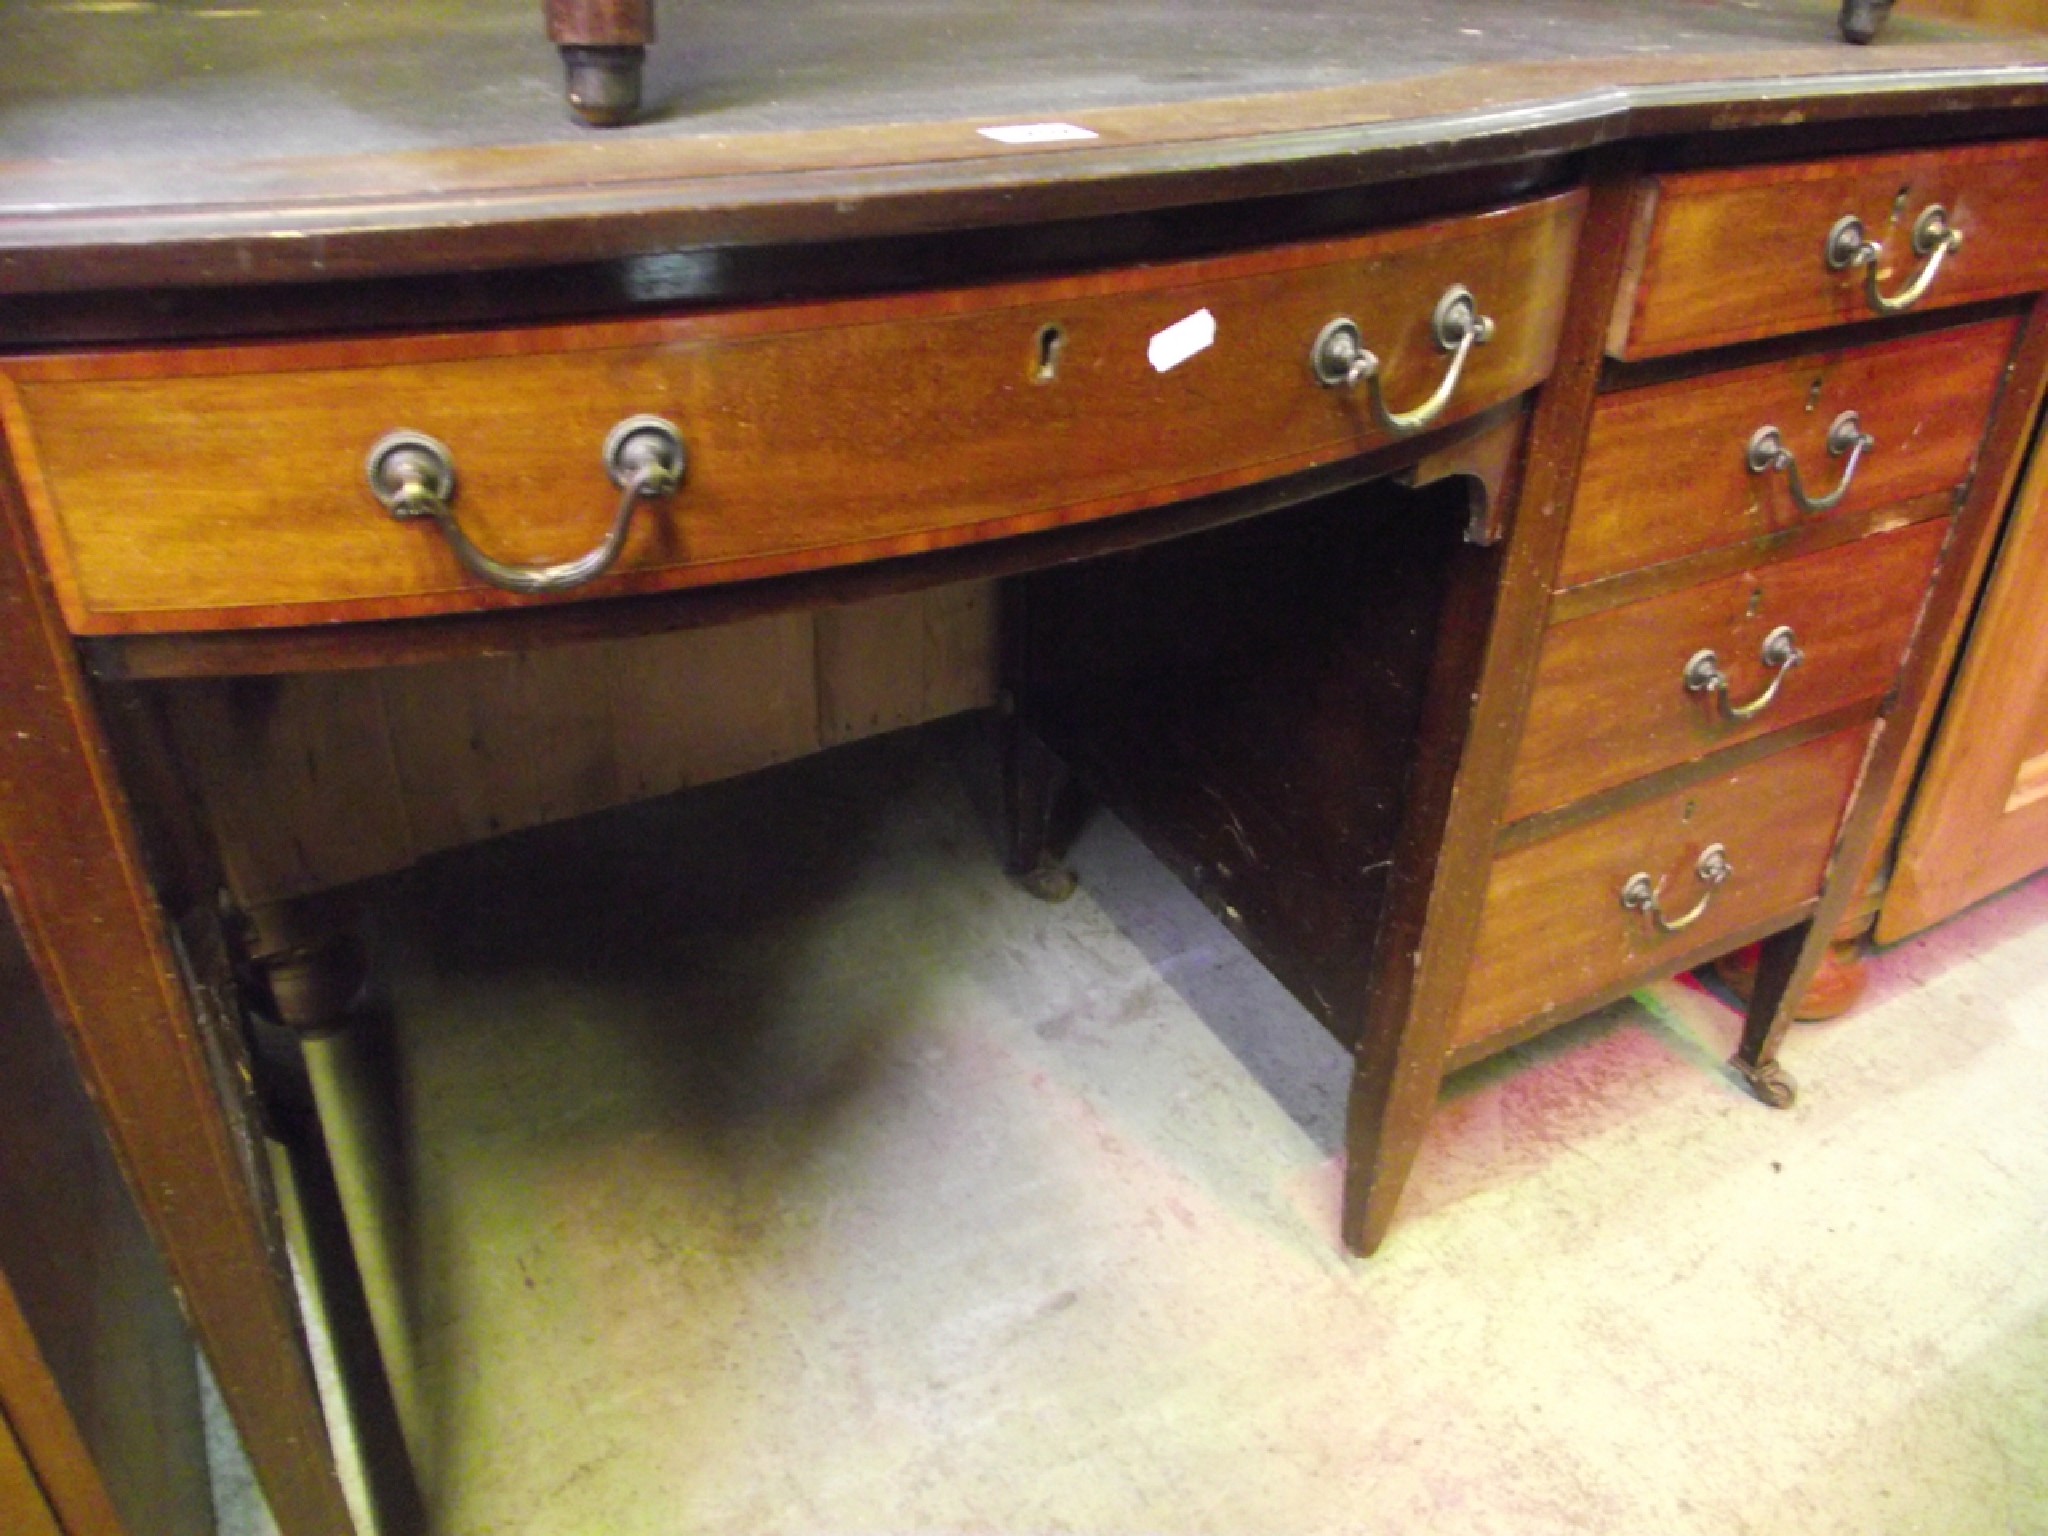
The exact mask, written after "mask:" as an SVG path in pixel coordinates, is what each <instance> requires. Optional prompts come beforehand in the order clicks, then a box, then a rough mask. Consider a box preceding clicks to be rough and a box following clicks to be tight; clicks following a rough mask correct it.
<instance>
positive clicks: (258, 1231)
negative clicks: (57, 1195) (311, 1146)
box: [0, 455, 351, 1536]
mask: <svg viewBox="0 0 2048 1536" xmlns="http://www.w3.org/2000/svg"><path fill="white" fill-rule="evenodd" d="M0 457H4V455H0ZM0 720H4V721H5V722H6V725H7V728H6V729H5V730H4V731H0V892H4V896H5V899H6V901H7V904H8V906H9V907H11V908H12V909H13V913H14V917H15V920H16V922H17V923H18V924H19V926H20V928H21V932H22V936H23V939H24V941H25V944H26V947H27V949H28V951H29V955H30V958H31V959H32V960H33V961H34V962H35V966H36V970H37V972H38V974H39V976H40V977H41V980H42V983H43V989H44V992H45V994H46V995H47V996H48V998H49V1000H50V1003H51V1007H52V1010H53V1012H54V1013H55V1014H56V1016H57V1018H58V1020H59V1022H60V1023H61V1024H62V1025H63V1028H64V1032H65V1034H66V1036H67V1038H68V1041H69V1043H70V1046H71V1049H72V1053H73V1055H74V1056H75V1058H76V1059H77V1062H78V1066H79V1072H80V1075H81V1077H82V1078H83V1079H84V1081H85V1082H86V1084H87V1085H88V1087H89V1088H90V1090H91V1093H92V1096H93V1100H94V1102H95V1104H96V1105H97V1106H98V1108H99V1111H100V1115H101V1118H102V1120H103V1122H104V1123H105V1125H106V1128H107V1133H108V1138H109V1140H110V1141H111V1142H112V1144H113V1147H114V1154H115V1157H116V1160H117V1161H118V1162H119V1164H120V1166H121V1171H122V1173H123V1175H124V1176H125V1177H126V1178H127V1181H128V1184H129V1187H130V1189H131V1190H133V1191H134V1194H135V1197H136V1202H137V1204H138V1206H139V1207H140V1208H141V1211H142V1215H143V1219H144V1222H145V1224H146V1225H147V1226H148V1227H149V1229H150V1234H151V1236H152V1237H153V1238H154V1239H155V1240H156V1243H157V1247H158V1249H159V1251H160V1252H161V1253H162V1254H163V1257H164V1262H165V1266H166V1268H167V1269H168V1270H169V1271H170V1275H171V1279H172V1281H173V1283H174V1285H175V1286H176V1288H177V1290H178V1293H179V1297H180V1300H181V1302H182V1303H183V1305H184V1308H185V1312H186V1316H187V1318H188V1320H189V1321H190V1322H191V1324H192V1327H193V1331H194V1332H195V1333H196V1334H197V1335H198V1337H199V1340H200V1343H201V1344H202V1345H203V1347H204V1348H205V1351H206V1354H207V1357H208V1359H209V1360H210V1361H211V1363H212V1365H213V1370H214V1375H215V1377H216V1379H217V1380H218V1381H219V1383H220V1387H221V1393H222V1396H223V1397H224V1398H225V1399H226V1402H227V1406H228V1411H229V1413H230V1415H231V1416H232V1417H233V1419H234V1421H235V1426H236V1428H237V1429H238V1430H239V1431H240V1432H241V1437H242V1442H243V1444H244V1445H245V1446H246V1447H247V1450H248V1453H249V1459H250V1461H251V1463H252V1464H253V1466H254V1468H255V1471H256V1476H257V1479H258V1481H259V1482H260V1483H261V1484H262V1487H263V1491H264V1494H265V1496H266V1497H267V1499H268V1501H269V1504H270V1508H271V1511H272V1513H273V1514H274V1515H275V1516H276V1519H277V1523H278V1526H279V1528H280V1529H281V1530H282V1531H283V1532H284V1536H346V1533H347V1532H349V1531H350V1529H351V1521H350V1518H349V1513H348V1506H347V1504H346V1502H345V1501H344V1499H343V1497H342V1492H341V1484H340V1481H339V1479H338V1478H337V1477H336V1476H335V1471H334V1463H333V1458H332V1454H331V1452H330V1450H329V1447H328V1441H327V1427H326V1422H325V1419H324V1418H323V1416H322V1411H321V1406H320V1399H319V1394H318V1392H317V1391H316V1389H315V1387H314V1381H313V1370H312V1364H311V1361H310V1358H309V1356H308V1355H307V1352H306V1349H305V1344H304V1339H303V1336H302V1334H301V1331H300V1322H299V1312H298V1305H297V1302H296V1299H295V1297H294V1294H293V1291H292V1283H291V1275H290V1271H289V1268H288V1266H287V1263H286V1259H285V1254H284V1249H283V1241H282V1236H281V1232H280V1229H279V1226H278V1222H277V1219H276V1212H275V1209H274V1208H273V1207H272V1206H271V1205H270V1204H269V1202H268V1199H267V1188H266V1186H265V1183H264V1178H263V1171H262V1165H261V1155H260V1146H261V1143H260V1140H259V1139H258V1138H257V1136H256V1135H255V1134H254V1132H253V1130H252V1127H251V1124H250V1119H249V1115H248V1113H247V1109H248V1106H247V1104H246V1102H245V1100H246V1096H247V1089H246V1083H247V1078H246V1073H245V1072H243V1071H242V1070H241V1068H242V1067H243V1065H244V1064H243V1063H242V1062H241V1061H240V1060H239V1058H238V1053H239V1051H240V1042H239V1040H238V1039H237V1038H236V1036H235V1034H234V1031H233V1030H232V1029H231V1028H229V1027H227V1021H225V1020H224V1019H222V1018H220V1017H217V1016H216V1015H217V1012H218V1010H216V1009H214V1008H213V1007H211V1006H210V1005H208V1006H205V1007H201V1006H197V1005H196V1001H195V1000H196V999H197V1001H198V1002H204V999H203V998H201V997H199V995H198V994H196V993H195V992H194V991H193V990H189V989H188V981H189V980H190V977H191V975H192V972H191V969H190V966H189V963H188V956H189V951H187V950H184V949H181V948H180V947H179V946H178V945H176V944H174V942H173V939H172V936H171V933H170V930H169V927H168V925H167V923H166V921H165V916H164V913H163V910H162V908H161V907H160V905H159V904H158V899H157V895H156V892H155V890H154V888H153V886H152V884H151V882H150V879H149V876H148V874H147V873H146V872H145V869H144V861H143V854H142V849H141V846H140V843H139V840H138V838H137V836H136V832H135V826H134V822H133V820H132V818H131V814H130V808H129V803H128V798H127V794H126V792H125V791H124V789H123V787H122V782H121V780H120V778H119V776H118V775H117V772H116V765H115V762H114V758H113V754H112V752H111V751H110V749H109V746H108V742H107V737H106V730H105V726H104V724H103V723H102V720H101V718H100V715H99V713H98V711H97V709H96V706H95V703H94V700H93V698H92V695H91V692H90V690H89V689H88V687H87V686H86V681H85V678H84V676H83V675H82V673H81V671H80V669H79V666H78V661H77V656H76V654H75V652H74V651H73V649H72V645H71V641H70V637H69V636H68V635H67V634H66V633H65V631H64V628H63V625H62V622H61V620H60V619H59V618H58V615H57V611H56V604H55V600H54V597H53V595H52V594H51V592H50V590H49V587H48V585H47V583H46V582H45V579H44V577H43V574H42V571H41V567H40V565H39V563H38V557H37V555H36V553H35V546H34V544H33V541H32V539H31V536H30V534H29V529H28V519H27V516H26V512H25V510H24V508H23V504H22V501H21V497H20V493H19V490H18V488H17V487H16V486H15V484H14V481H13V479H12V477H11V476H10V475H8V474H7V473H6V472H5V471H4V470H0Z"/></svg>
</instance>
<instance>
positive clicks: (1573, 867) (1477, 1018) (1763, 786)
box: [1451, 726, 1869, 1055]
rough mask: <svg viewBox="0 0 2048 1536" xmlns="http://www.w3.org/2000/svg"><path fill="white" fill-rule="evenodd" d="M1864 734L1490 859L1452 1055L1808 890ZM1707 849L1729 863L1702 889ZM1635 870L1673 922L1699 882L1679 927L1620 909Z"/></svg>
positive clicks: (1796, 901)
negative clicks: (1715, 849) (1667, 928)
mask: <svg viewBox="0 0 2048 1536" xmlns="http://www.w3.org/2000/svg"><path fill="white" fill-rule="evenodd" d="M1868 734H1869V727H1867V726H1856V727H1854V728H1852V729H1849V730H1844V731H1837V732H1835V733H1833V734H1832V735H1828V736H1822V737H1820V738H1818V739H1817V740H1814V741H1810V742H1807V743H1805V744H1804V745H1802V746H1798V747H1794V748H1792V749H1790V750H1789V751H1785V752H1780V753H1778V754H1776V755H1775V756H1772V757H1767V758H1764V759H1763V760H1762V761H1760V762H1756V763H1751V764H1748V765H1747V766H1744V767H1742V768H1738V769H1736V770H1734V771H1733V772H1730V773H1728V774H1727V775H1725V776H1724V777H1722V778H1718V779H1715V780H1712V781H1710V782H1708V783H1706V784H1700V785H1695V786H1693V787H1692V788H1690V789H1685V790H1681V791H1677V792H1675V793H1672V794H1669V795H1665V796H1662V797H1660V798H1658V799H1656V800H1652V801H1649V802H1647V803H1645V804H1642V805H1637V806H1631V807H1629V808H1628V809H1626V810H1623V811H1618V812H1616V813H1615V814H1613V815H1611V816H1606V817H1603V818H1601V819H1600V820H1598V821H1594V822H1591V823H1589V824H1587V825H1584V826H1580V827H1575V828H1573V829H1571V830H1570V831H1567V832H1563V833H1560V834H1559V835H1558V836H1556V837H1552V838H1547V839H1545V840H1543V841H1541V842H1537V843H1531V844H1529V845H1527V846H1525V847H1520V848H1515V849H1512V850H1510V851H1509V852H1506V853H1503V854H1501V855H1500V856H1499V857H1498V858H1496V859H1495V860H1494V863H1493V868H1492V870H1491V872H1490V873H1489V874H1488V876H1487V882H1486V895H1485V899H1484V900H1485V905H1484V909H1483V912H1482V914H1481V917H1480V923H1479V939H1478V946H1477V949H1476V951H1475V953H1474V957H1473V963H1472V967H1471V971H1470V973H1469V978H1468V980H1467V981H1466V984H1465V994H1464V997H1463V999H1462V1000H1461V1002H1460V1004H1459V1010H1458V1017H1457V1020H1456V1023H1455V1024H1454V1025H1453V1027H1452V1032H1451V1033H1452V1042H1451V1054H1453V1055H1456V1054H1459V1053H1461V1052H1469V1048H1471V1047H1472V1046H1474V1045H1476V1044H1477V1043H1478V1042H1480V1041H1483V1040H1485V1039H1486V1038H1488V1037H1489V1036H1491V1035H1495V1034H1499V1033H1501V1032H1502V1031H1505V1030H1512V1029H1514V1028H1515V1027H1516V1026H1517V1025H1520V1024H1523V1023H1525V1022H1526V1021H1528V1020H1530V1019H1533V1018H1536V1017H1538V1016H1540V1015H1543V1014H1547V1013H1550V1012H1552V1011H1553V1010H1560V1009H1565V1008H1568V1007H1569V1006H1570V1005H1572V1004H1573V1003H1575V1002H1579V1001H1582V1000H1589V999H1592V998H1595V997H1597V996H1599V995H1601V994H1602V993H1604V992H1607V991H1610V990H1611V989H1613V988H1615V987H1618V986H1624V985H1627V984H1628V983H1629V982H1631V981H1632V980H1634V979H1637V978H1645V979H1646V978H1648V977H1651V976H1654V975H1657V974H1659V973H1660V972H1661V971H1665V970H1668V969H1669V968H1670V966H1671V964H1672V963H1673V962H1675V961H1676V960H1678V959H1680V958H1681V957H1683V956H1685V955H1686V954H1688V953H1691V952H1694V951H1696V950H1698V949H1700V948H1701V947H1703V946H1706V945H1710V944H1712V943H1713V942H1714V941H1715V940H1716V939H1718V938H1722V937H1725V936H1727V935H1730V934H1735V933H1739V932H1741V931H1742V930H1743V929H1745V928H1749V927H1753V926H1754V925H1756V924H1759V923H1765V922H1769V921H1771V920H1772V919H1774V918H1775V917H1777V916H1780V915H1782V914H1786V913H1790V912H1792V911H1794V910H1796V909H1797V908H1798V906H1799V905H1800V904H1801V903H1802V902H1805V901H1807V900H1809V899H1811V898H1812V897H1814V896H1815V895H1816V894H1818V892H1819V890H1820V884H1821V877H1822V875H1823V874H1824V873H1825V871H1826V867H1827V858H1828V852H1829V849H1830V847H1831V846H1832V844H1833V842H1834V836H1835V828H1836V825H1837V823H1838V822H1839V820H1840V818H1841V812H1842V808H1843V806H1844V804H1845V803H1846V802H1847V800H1848V795H1849V789H1850V786H1851V785H1852V784H1853V783H1854V782H1855V779H1856V774H1857V771H1858V769H1859V768H1860V766H1861V764H1862V761H1863V747H1864V742H1865V740H1866V738H1867V737H1868ZM1715 844H1719V845H1721V847H1722V848H1723V849H1724V850H1725V856H1726V859H1727V862H1728V864H1729V866H1730V870H1731V872H1730V873H1729V875H1728V877H1727V878H1726V879H1725V880H1724V881H1722V882H1721V883H1720V884H1719V885H1716V886H1711V887H1709V886H1708V885H1706V884H1705V883H1703V882H1702V881H1701V879H1700V873H1699V871H1700V864H1701V860H1702V857H1703V855H1705V853H1706V852H1707V850H1708V849H1709V848H1710V847H1712V846H1713V845H1715ZM1638 874H1643V875H1647V876H1649V881H1650V884H1651V886H1652V887H1653V888H1654V889H1655V891H1656V894H1657V901H1658V905H1659V908H1660V910H1661V911H1662V912H1663V914H1664V916H1665V917H1666V918H1667V919H1670V920H1674V921H1675V920H1678V919H1682V918H1684V917H1685V916H1686V915H1687V913H1688V912H1689V911H1690V910H1691V908H1692V907H1693V906H1694V905H1695V904H1696V903H1697V902H1699V900H1700V899H1701V898H1702V897H1703V896H1706V895H1707V894H1708V892H1709V890H1711V899H1710V900H1708V902H1707V904H1706V908H1705V910H1704V911H1703V912H1701V913H1700V915H1699V916H1698V917H1697V918H1696V919H1695V920H1694V921H1693V922H1691V923H1690V924H1689V925H1687V926H1686V927H1685V928H1684V929H1682V930H1681V931H1679V932H1676V933H1667V932H1664V931H1663V930H1662V929H1660V928H1659V927H1658V926H1657V922H1656V921H1655V919H1653V918H1652V917H1651V916H1650V915H1649V914H1648V913H1645V912H1643V911H1640V910H1631V909H1630V908H1628V907H1626V906H1624V905H1623V904H1622V892H1623V890H1624V888H1625V887H1627V886H1628V884H1629V882H1630V881H1631V880H1632V879H1633V878H1634V877H1635V876H1636V875H1638Z"/></svg>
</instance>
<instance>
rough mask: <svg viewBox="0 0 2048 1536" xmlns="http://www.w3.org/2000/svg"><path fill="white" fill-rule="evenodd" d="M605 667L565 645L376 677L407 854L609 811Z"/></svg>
mask: <svg viewBox="0 0 2048 1536" xmlns="http://www.w3.org/2000/svg"><path fill="white" fill-rule="evenodd" d="M608 660H609V656H608V654H607V653H606V652H605V651H604V650H603V649H602V648H599V647H593V646H571V647H567V648H564V649H561V650H551V651H527V652H522V653H520V654H519V655H516V656H508V657H493V658H491V659H489V660H484V661H473V662H456V663H453V664H451V665H449V666H445V667H432V668H409V669H402V670H399V671H394V672H389V673H386V674H384V675H383V677H382V680H381V681H382V685H383V693H384V703H385V708H386V710H387V711H388V713H389V718H390V722H391V741H392V747H391V751H392V756H393V757H394V758H395V759H396V760H397V763H398V776H399V784H400V792H401V794H402V795H403V797H404V805H405V815H406V820H407V821H408V822H409V823H410V825H411V827H412V832H413V846H414V848H415V850H416V851H417V852H418V853H421V854H424V853H429V852H432V851H434V850H435V849H439V848H452V847H455V846H457V845H459V844H462V843H472V842H476V841H478V840H479V839H482V838H486V837H495V836H497V835H498V834H499V833H502V832H510V831H513V830H515V829H517V828H519V827H526V826H535V825H538V824H539V823H541V822H545V821H555V820H559V819H560V818H562V817H565V816H575V815H578V814H580V813H582V812H584V811H589V810H595V809H597V808H598V807H600V806H606V805H614V804H617V803H618V801H619V799H620V792H619V775H618V763H617V758H616V756H615V754H614V752H613V750H612V714H611V699H610V696H609V693H608V690H607V688H606V671H607V668H606V665H605V664H606V662H607V661H608Z"/></svg>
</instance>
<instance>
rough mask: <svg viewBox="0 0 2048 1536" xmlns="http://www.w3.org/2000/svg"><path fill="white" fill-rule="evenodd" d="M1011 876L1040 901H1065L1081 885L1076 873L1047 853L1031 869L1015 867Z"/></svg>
mask: <svg viewBox="0 0 2048 1536" xmlns="http://www.w3.org/2000/svg"><path fill="white" fill-rule="evenodd" d="M1010 878H1011V879H1012V880H1014V881H1016V882H1017V884H1018V885H1020V886H1022V887H1023V888H1024V889H1025V890H1026V891H1027V892H1029V893H1030V894H1031V895H1033V896H1036V897H1037V898H1038V899H1039V900H1040V901H1049V902H1059V901H1065V900H1066V899H1067V898H1068V897H1069V896H1071V895H1073V894H1074V892H1075V891H1076V890H1077V889H1078V888H1079V887H1080V884H1081V881H1080V879H1079V877H1078V876H1076V875H1075V873H1074V872H1073V871H1072V870H1071V869H1069V868H1067V866H1066V865H1064V864H1062V863H1061V862H1060V861H1059V860H1058V859H1055V858H1053V857H1052V856H1051V855H1050V854H1046V855H1044V856H1043V857H1041V858H1040V859H1039V861H1038V862H1037V863H1036V864H1033V865H1032V866H1031V867H1030V868H1029V869H1021V870H1019V869H1013V870H1011V871H1010Z"/></svg>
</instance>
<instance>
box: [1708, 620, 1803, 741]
mask: <svg viewBox="0 0 2048 1536" xmlns="http://www.w3.org/2000/svg"><path fill="white" fill-rule="evenodd" d="M1804 660H1806V653H1805V652H1804V651H1802V650H1800V649H1799V640H1798V638H1797V637H1796V636H1795V635H1794V634H1793V633H1792V626H1791V625H1789V624H1780V625H1779V626H1778V627H1777V628H1776V629H1774V630H1772V631H1771V632H1770V633H1769V634H1768V635H1765V636H1764V648H1763V661H1764V665H1765V666H1767V667H1769V668H1771V669H1772V670H1773V671H1775V672H1776V673H1777V676H1776V677H1773V678H1772V679H1771V686H1770V687H1768V688H1766V689H1765V690H1764V691H1763V692H1762V693H1760V694H1758V695H1757V696H1756V697H1755V698H1753V699H1751V700H1750V701H1749V702H1748V703H1747V704H1731V703H1729V702H1728V674H1727V673H1726V672H1723V671H1722V670H1721V658H1720V657H1718V656H1716V655H1715V654H1714V653H1713V652H1712V651H1695V652H1693V656H1692V660H1690V661H1688V662H1687V663H1686V664H1685V691H1686V692H1687V693H1711V694H1712V695H1713V696H1714V698H1715V700H1716V701H1717V702H1718V703H1719V704H1720V708H1721V716H1722V718H1723V719H1726V720H1754V719H1755V718H1756V717H1757V716H1758V715H1760V714H1762V713H1763V712H1764V711H1765V710H1766V709H1769V708H1770V707H1771V700H1773V699H1775V698H1776V697H1777V696H1778V690H1779V689H1780V688H1782V687H1784V686H1785V679H1786V678H1788V677H1790V676H1791V675H1792V669H1793V668H1794V667H1796V666H1798V665H1799V663H1801V662H1802V661H1804Z"/></svg>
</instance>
